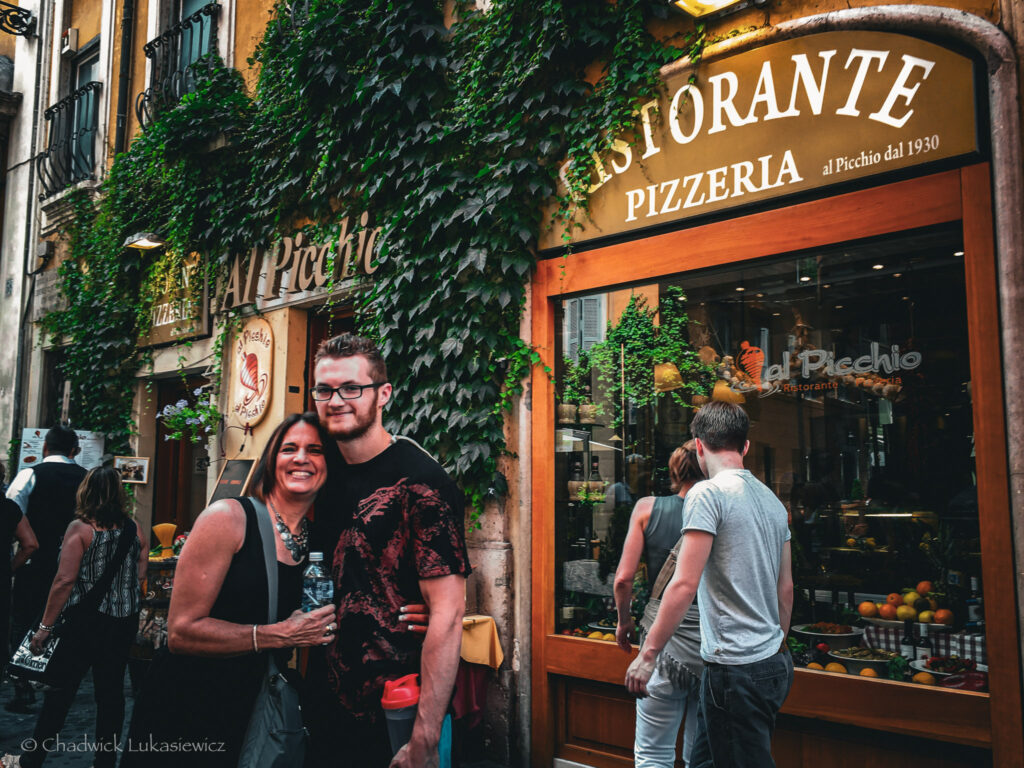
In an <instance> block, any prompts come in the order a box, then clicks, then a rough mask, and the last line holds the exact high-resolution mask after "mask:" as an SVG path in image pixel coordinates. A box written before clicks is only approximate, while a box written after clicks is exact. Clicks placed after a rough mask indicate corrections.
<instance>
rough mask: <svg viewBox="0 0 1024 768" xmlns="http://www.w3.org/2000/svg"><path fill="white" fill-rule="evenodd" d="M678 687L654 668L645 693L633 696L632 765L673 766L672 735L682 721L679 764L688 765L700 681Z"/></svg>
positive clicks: (673, 741) (676, 734)
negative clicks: (681, 747)
mask: <svg viewBox="0 0 1024 768" xmlns="http://www.w3.org/2000/svg"><path fill="white" fill-rule="evenodd" d="M689 681H690V684H688V685H686V686H684V687H683V688H679V687H677V686H676V685H674V684H673V683H672V681H671V680H669V679H668V678H666V677H665V676H664V675H662V674H661V672H659V671H658V670H657V669H655V670H654V674H653V675H651V679H650V680H649V681H648V683H647V696H645V697H644V698H642V699H637V700H636V739H635V741H634V742H633V760H634V764H635V766H636V768H674V766H675V764H676V737H677V736H678V734H679V726H680V724H683V764H684V765H687V766H688V765H690V752H691V750H692V749H693V737H694V734H695V733H696V731H697V703H698V700H699V695H700V683H699V682H698V681H697V679H696V678H689Z"/></svg>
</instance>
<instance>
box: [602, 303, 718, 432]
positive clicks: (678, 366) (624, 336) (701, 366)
mask: <svg viewBox="0 0 1024 768" xmlns="http://www.w3.org/2000/svg"><path fill="white" fill-rule="evenodd" d="M656 317H657V318H658V320H659V323H658V324H657V325H656V324H655V322H654V321H655V318H656ZM689 325H690V318H689V315H688V314H687V312H686V295H685V294H684V293H683V292H682V290H681V289H679V288H676V287H670V288H668V289H667V290H666V291H665V293H664V295H663V296H662V297H661V301H660V302H659V306H657V307H651V306H649V305H648V303H647V299H646V298H645V297H644V296H642V295H640V294H634V295H633V296H632V297H631V298H630V300H629V303H628V304H627V305H626V308H625V309H624V310H623V312H622V315H621V316H620V317H619V319H618V321H617V322H616V323H615V324H614V325H613V324H611V323H609V325H608V330H607V332H606V335H605V339H604V341H602V342H600V343H598V344H596V345H595V346H594V347H592V348H591V350H590V360H591V363H592V365H593V366H594V367H595V368H597V370H598V380H599V381H600V382H601V383H602V385H603V386H604V387H605V388H606V389H607V391H608V392H609V394H610V395H611V400H612V402H613V403H614V411H615V418H614V421H613V425H612V426H613V427H615V428H618V427H620V426H621V425H622V416H623V409H624V408H625V404H626V402H627V401H628V402H630V403H632V404H633V405H634V406H636V407H638V408H643V407H646V406H650V405H653V404H654V403H655V402H656V401H657V399H658V398H659V397H661V396H663V395H668V396H670V397H671V398H672V399H673V400H674V401H675V402H676V403H678V404H679V405H682V406H686V407H691V402H690V398H691V397H692V396H693V395H698V396H707V394H708V393H709V391H710V385H711V382H712V374H713V369H714V367H713V366H712V365H709V364H708V363H706V362H704V361H703V360H702V359H701V357H700V355H699V354H698V351H697V349H696V348H695V347H694V345H693V344H692V343H691V342H690V332H689Z"/></svg>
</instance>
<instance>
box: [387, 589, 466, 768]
mask: <svg viewBox="0 0 1024 768" xmlns="http://www.w3.org/2000/svg"><path fill="white" fill-rule="evenodd" d="M420 590H421V591H422V592H423V601H424V602H425V603H426V604H427V607H428V608H429V611H430V624H429V625H428V626H427V634H426V637H424V639H423V653H422V655H421V657H420V703H419V706H418V708H417V710H416V721H415V723H414V724H413V727H412V736H411V737H410V738H409V743H408V744H406V745H405V746H404V747H402V748H401V749H400V750H398V753H397V754H396V755H395V757H394V759H393V760H392V761H391V766H392V768H425V767H427V766H436V765H437V764H438V754H437V743H438V741H439V740H440V738H441V722H442V721H443V720H444V716H445V713H446V712H447V711H448V703H449V702H450V701H451V698H452V689H453V688H454V687H455V672H456V670H457V669H458V666H459V650H460V649H461V647H462V617H463V616H464V615H465V613H466V577H465V576H462V575H461V574H453V575H450V576H438V577H436V578H432V579H421V580H420Z"/></svg>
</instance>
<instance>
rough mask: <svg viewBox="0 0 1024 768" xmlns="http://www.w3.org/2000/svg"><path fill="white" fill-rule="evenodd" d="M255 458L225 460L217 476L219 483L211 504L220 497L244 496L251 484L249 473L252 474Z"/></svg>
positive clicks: (214, 490)
mask: <svg viewBox="0 0 1024 768" xmlns="http://www.w3.org/2000/svg"><path fill="white" fill-rule="evenodd" d="M255 464H256V460H255V459H228V460H227V461H225V462H224V468H223V469H222V470H221V471H220V477H218V478H217V485H216V486H215V487H214V489H213V495H212V496H211V497H210V504H213V502H215V501H217V500H218V499H230V498H234V497H235V496H244V495H245V489H246V486H247V485H248V484H249V475H250V474H252V470H253V467H254V466H255Z"/></svg>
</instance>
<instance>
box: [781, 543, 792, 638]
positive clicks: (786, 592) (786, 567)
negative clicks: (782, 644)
mask: <svg viewBox="0 0 1024 768" xmlns="http://www.w3.org/2000/svg"><path fill="white" fill-rule="evenodd" d="M792 617H793V567H792V554H791V552H790V546H789V542H788V541H787V542H786V543H785V544H783V546H782V561H781V562H780V563H779V624H780V625H781V626H782V634H783V635H785V634H786V633H788V632H789V621H790V619H791V618H792Z"/></svg>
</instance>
